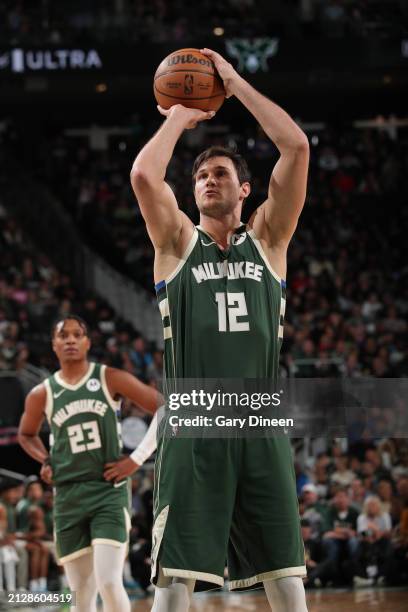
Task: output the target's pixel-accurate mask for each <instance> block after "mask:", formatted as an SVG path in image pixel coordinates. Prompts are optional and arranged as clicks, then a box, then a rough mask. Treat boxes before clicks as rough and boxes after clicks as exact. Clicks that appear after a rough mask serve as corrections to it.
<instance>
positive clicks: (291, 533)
mask: <svg viewBox="0 0 408 612" xmlns="http://www.w3.org/2000/svg"><path fill="white" fill-rule="evenodd" d="M202 52H203V53H204V54H205V55H207V56H208V57H209V58H210V59H211V60H213V62H214V64H215V66H216V68H217V70H218V72H219V74H220V76H221V78H222V80H223V82H224V87H225V90H226V94H227V96H228V97H229V96H232V95H235V96H236V97H237V98H238V100H240V102H242V104H243V105H244V106H245V107H246V108H247V109H248V111H249V112H250V113H251V114H252V115H253V116H254V118H255V119H256V120H257V121H258V123H259V124H260V125H261V127H262V128H263V130H264V131H265V133H266V134H267V136H268V137H269V138H270V139H271V140H272V141H273V142H274V143H275V145H276V146H277V148H278V150H279V152H280V158H279V160H278V162H277V163H276V165H275V167H274V168H273V171H272V175H271V178H270V182H269V188H268V196H267V199H266V200H265V202H263V203H262V204H261V205H260V206H259V207H258V209H257V210H256V211H255V212H254V214H253V215H252V216H251V218H250V220H249V223H248V224H247V225H246V226H245V225H242V224H241V222H240V218H241V210H242V206H243V204H244V201H245V198H247V197H248V195H249V193H250V190H251V186H250V182H249V174H248V169H247V166H246V163H245V161H244V160H243V159H242V158H241V157H240V155H238V154H237V153H235V152H233V151H231V150H228V149H224V148H220V147H212V148H210V149H208V150H206V151H204V152H203V153H202V154H201V155H199V156H198V157H197V159H196V161H195V163H194V166H193V186H194V195H195V200H196V204H197V206H198V209H199V212H200V225H198V226H197V227H194V225H193V223H192V222H191V221H190V219H189V218H188V217H187V216H186V215H185V214H184V213H183V212H182V211H180V209H179V207H178V203H177V201H176V198H175V196H174V194H173V192H172V190H171V188H170V187H169V185H168V184H167V183H166V182H165V175H166V169H167V166H168V164H169V162H170V159H171V157H172V154H173V150H174V147H175V145H176V143H177V141H178V140H179V138H180V136H181V135H182V134H183V132H184V130H186V129H191V128H194V127H195V126H196V125H197V123H198V122H200V121H205V120H207V119H211V118H212V116H213V115H214V113H213V112H203V111H200V110H196V109H188V108H185V107H183V106H181V105H175V106H173V107H171V108H170V109H169V110H163V109H160V108H159V111H160V112H161V113H162V114H163V115H165V116H166V119H165V121H164V122H163V124H162V126H161V128H160V129H159V130H158V132H157V133H156V134H155V135H154V136H153V138H152V139H151V140H150V141H149V142H148V143H147V144H146V145H145V146H144V148H143V149H142V150H141V151H140V153H139V154H138V156H137V157H136V160H135V162H134V165H133V168H132V172H131V182H132V186H133V189H134V192H135V195H136V197H137V199H138V203H139V206H140V209H141V211H142V214H143V216H144V219H145V221H146V225H147V230H148V233H149V236H150V238H151V240H152V242H153V245H154V248H155V262H154V276H155V283H156V292H157V297H158V302H159V308H160V312H161V315H162V319H163V326H164V338H165V369H166V376H167V377H169V378H173V379H174V378H194V379H197V378H220V377H221V378H222V377H225V378H238V377H240V378H269V379H272V380H276V378H277V372H278V363H279V350H280V344H281V341H282V335H283V315H284V310H285V280H284V279H285V275H286V251H287V248H288V245H289V241H290V239H291V237H292V235H293V233H294V231H295V228H296V224H297V221H298V218H299V215H300V212H301V210H302V207H303V204H304V200H305V193H306V183H307V171H308V162H309V147H308V141H307V138H306V136H305V134H304V133H303V132H302V130H301V129H300V128H299V127H298V126H297V125H296V124H295V123H294V121H293V120H292V119H291V118H290V117H289V116H288V115H287V113H286V112H285V111H283V110H282V109H281V108H280V107H279V106H277V105H276V104H274V103H273V102H271V101H270V100H269V99H267V98H265V97H264V96H263V95H261V94H260V93H258V92H257V91H256V90H255V89H254V88H253V87H251V85H250V84H249V83H247V82H246V81H245V80H244V79H243V78H242V77H241V76H240V75H239V74H238V73H237V72H236V71H235V70H234V68H233V67H232V66H231V65H230V64H229V63H228V62H227V61H226V60H225V59H223V58H222V57H221V56H220V55H219V54H218V53H215V52H213V51H211V50H208V49H204V50H203V51H202ZM255 270H256V271H257V272H256V273H255V272H254V271H255ZM163 422H164V426H163V428H162V429H163V432H164V433H163V434H162V435H161V437H160V439H159V444H158V459H157V465H156V486H155V507H154V514H155V516H154V529H153V551H152V580H153V582H154V583H155V584H156V590H155V598H154V604H153V608H152V612H186V611H187V610H188V608H189V605H190V597H191V593H192V591H193V590H194V586H195V581H196V580H200V583H202V582H204V583H208V585H209V586H210V587H211V588H214V587H215V586H221V585H222V584H223V572H224V563H225V558H226V557H227V549H228V569H229V578H230V588H231V589H242V588H247V587H250V586H252V585H256V584H262V583H263V584H264V587H265V590H266V594H267V597H268V601H269V603H270V605H271V607H273V612H305V611H306V610H307V608H306V601H305V592H304V588H303V582H302V577H303V576H306V568H305V562H304V549H303V543H302V539H301V531H300V523H299V516H298V514H299V513H298V504H297V496H296V487H295V476H294V469H293V462H292V455H291V448H290V442H289V440H288V438H287V437H286V436H284V437H280V438H277V437H274V438H265V439H234V440H231V439H197V438H196V439H186V438H182V437H177V435H173V436H171V435H165V431H166V429H165V425H166V418H165V419H163Z"/></svg>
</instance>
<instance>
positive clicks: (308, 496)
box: [301, 483, 328, 538]
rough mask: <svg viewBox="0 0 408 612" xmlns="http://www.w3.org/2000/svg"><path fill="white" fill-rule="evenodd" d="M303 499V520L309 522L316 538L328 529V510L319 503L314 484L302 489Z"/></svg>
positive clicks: (306, 485)
mask: <svg viewBox="0 0 408 612" xmlns="http://www.w3.org/2000/svg"><path fill="white" fill-rule="evenodd" d="M301 499H302V502H303V504H304V512H303V515H302V518H304V519H307V520H308V521H309V524H310V527H311V530H312V537H314V538H315V537H317V536H319V535H320V534H321V533H323V532H325V531H326V530H327V529H328V508H327V506H326V505H325V504H322V503H321V502H320V501H319V499H318V493H317V488H316V485H314V484H312V483H307V484H305V485H304V486H303V487H302V493H301Z"/></svg>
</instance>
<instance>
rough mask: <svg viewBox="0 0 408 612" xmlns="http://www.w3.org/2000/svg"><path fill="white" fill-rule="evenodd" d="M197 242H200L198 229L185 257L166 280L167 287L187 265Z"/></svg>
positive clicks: (184, 254)
mask: <svg viewBox="0 0 408 612" xmlns="http://www.w3.org/2000/svg"><path fill="white" fill-rule="evenodd" d="M197 240H198V231H197V228H196V227H195V228H194V232H193V235H192V236H191V240H190V242H189V243H188V246H187V248H186V250H185V251H184V253H183V255H182V256H181V259H180V261H179V263H178V265H177V267H176V269H175V270H174V271H173V272H172V273H171V274H170V275H169V276H168V277H167V278H165V279H164V280H165V283H166V285H167V284H168V283H170V282H171V281H172V280H173V279H174V278H175V277H176V276H177V274H178V273H179V272H180V270H181V269H182V267H183V266H184V264H185V263H186V261H187V259H188V258H189V257H190V255H191V252H192V250H193V249H194V247H195V245H196V242H197ZM156 284H157V283H156Z"/></svg>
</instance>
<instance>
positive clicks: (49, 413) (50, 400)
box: [44, 378, 54, 424]
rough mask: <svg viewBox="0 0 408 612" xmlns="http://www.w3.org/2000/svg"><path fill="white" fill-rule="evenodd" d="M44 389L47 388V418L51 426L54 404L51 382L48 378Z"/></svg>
mask: <svg viewBox="0 0 408 612" xmlns="http://www.w3.org/2000/svg"><path fill="white" fill-rule="evenodd" d="M44 387H45V416H46V417H47V421H48V423H50V424H51V416H52V409H53V403H54V402H53V398H52V390H51V385H50V381H49V380H48V378H47V379H46V380H45V381H44Z"/></svg>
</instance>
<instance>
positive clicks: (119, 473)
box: [103, 457, 140, 482]
mask: <svg viewBox="0 0 408 612" xmlns="http://www.w3.org/2000/svg"><path fill="white" fill-rule="evenodd" d="M139 467H140V465H139V464H138V463H136V462H135V461H133V459H131V458H130V457H124V458H123V459H119V461H113V462H112V463H105V471H104V473H103V476H104V478H105V480H113V481H115V482H119V481H120V480H123V479H124V478H127V477H128V476H131V475H132V474H133V473H134V472H136V470H137V469H138V468H139Z"/></svg>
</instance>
